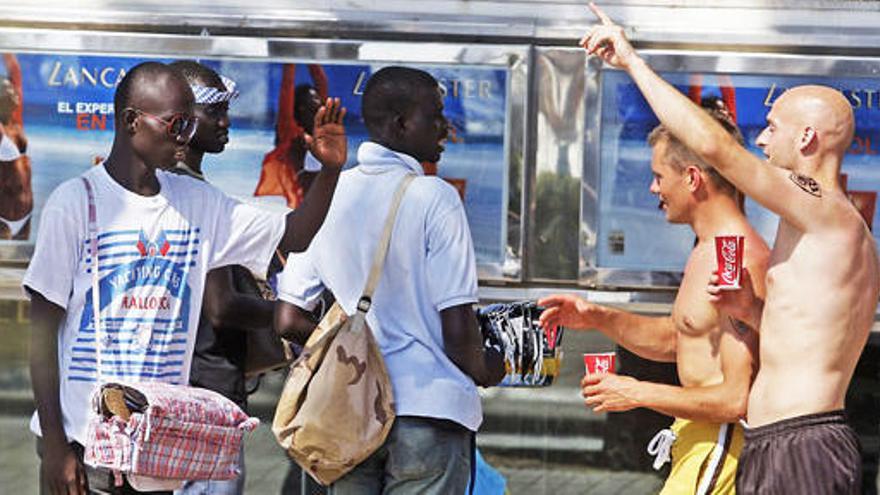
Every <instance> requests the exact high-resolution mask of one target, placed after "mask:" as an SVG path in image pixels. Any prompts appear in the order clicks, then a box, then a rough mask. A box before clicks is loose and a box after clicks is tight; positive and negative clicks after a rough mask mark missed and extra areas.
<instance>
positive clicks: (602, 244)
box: [597, 71, 880, 271]
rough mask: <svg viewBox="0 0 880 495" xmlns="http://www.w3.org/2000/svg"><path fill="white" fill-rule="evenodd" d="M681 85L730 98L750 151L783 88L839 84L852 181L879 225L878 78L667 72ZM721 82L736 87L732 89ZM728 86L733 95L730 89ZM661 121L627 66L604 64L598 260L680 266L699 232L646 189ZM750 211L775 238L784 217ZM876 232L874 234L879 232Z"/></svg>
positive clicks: (628, 265)
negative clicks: (850, 115) (849, 111)
mask: <svg viewBox="0 0 880 495" xmlns="http://www.w3.org/2000/svg"><path fill="white" fill-rule="evenodd" d="M663 77H664V78H666V79H667V80H668V81H670V82H672V83H673V84H675V85H676V86H677V87H678V88H679V89H680V90H681V91H682V92H684V93H689V94H693V95H699V97H701V98H710V97H714V98H718V99H722V100H724V99H726V100H728V105H729V106H730V107H731V110H732V111H733V112H734V113H735V115H736V119H737V122H738V124H739V126H740V129H741V130H742V133H743V135H744V137H745V139H746V144H747V146H748V148H749V150H750V151H752V152H753V153H755V154H757V155H760V156H763V154H762V153H761V150H760V149H758V148H757V146H756V145H755V139H756V138H757V136H758V134H759V133H760V132H761V130H762V129H763V128H764V125H765V122H766V121H765V118H766V115H767V112H768V111H769V107H770V105H772V103H773V101H774V100H775V98H777V97H778V96H779V95H780V94H781V93H782V91H783V90H784V88H786V87H791V86H796V85H801V84H824V85H828V86H832V87H835V88H839V89H841V90H842V91H843V92H844V94H845V95H846V96H847V98H848V99H849V100H850V103H851V104H852V106H853V110H854V112H855V117H856V137H855V139H854V141H853V144H852V147H851V148H850V150H849V151H848V153H847V156H846V158H845V160H844V163H843V168H842V172H843V173H844V174H846V176H847V179H848V180H847V188H848V190H849V191H850V192H851V195H852V197H853V200H854V201H855V202H856V203H857V204H858V205H861V206H862V210H863V212H864V214H865V215H867V221H868V223H869V225H871V226H876V225H877V221H878V220H877V216H878V212H877V211H876V208H873V205H874V203H873V202H874V201H876V191H877V190H878V189H880V175H878V174H877V172H876V170H877V168H878V164H880V159H878V157H877V154H878V149H880V147H878V143H880V111H878V110H880V108H878V105H880V100H878V94H880V93H878V91H877V90H876V89H874V87H875V85H876V80H874V79H869V78H855V77H851V78H844V77H820V76H810V77H806V76H781V75H772V76H766V75H760V76H759V75H721V74H712V73H700V74H696V73H681V72H678V73H665V74H663ZM722 88H731V90H732V91H728V90H726V89H724V90H723V91H722ZM725 93H726V94H727V95H728V96H725ZM657 124H658V121H657V119H656V118H655V117H654V115H653V113H652V112H651V110H650V108H649V107H648V105H647V103H646V102H645V100H644V98H643V97H642V95H641V94H640V93H639V91H638V89H637V88H636V86H635V85H634V83H633V82H632V80H631V79H630V78H629V76H627V75H626V74H624V73H621V72H618V71H606V72H604V74H603V82H602V123H601V136H602V138H601V139H602V143H601V173H600V177H601V178H600V194H599V203H600V211H601V213H602V214H601V215H600V216H599V242H598V249H597V251H598V265H599V267H600V268H624V269H635V270H644V271H663V270H670V271H680V270H681V269H682V268H683V267H684V261H685V259H686V258H687V255H688V253H689V252H690V247H691V246H692V245H693V242H694V236H693V234H692V232H691V231H690V229H689V228H688V227H687V226H685V225H669V224H667V223H666V222H665V220H664V215H663V213H662V212H661V211H660V210H658V208H657V206H658V203H657V199H656V198H655V197H654V196H653V195H652V194H651V193H650V192H649V191H648V187H649V185H650V183H651V178H652V175H651V168H650V161H651V149H650V147H649V146H648V144H647V142H646V138H647V135H648V133H649V132H650V131H651V129H653V128H654V127H655V126H656V125H657ZM746 213H747V215H748V217H749V220H750V221H751V222H752V224H753V225H754V226H755V227H756V229H757V230H758V232H759V233H761V235H762V236H763V237H764V238H765V239H766V240H767V241H768V243H771V244H772V242H773V239H774V238H775V233H776V224H777V221H778V218H777V217H776V215H774V214H772V213H770V212H768V211H767V210H765V209H764V208H762V207H760V206H758V205H757V204H755V203H754V202H753V201H751V200H748V201H747V202H746ZM876 235H877V234H875V236H876Z"/></svg>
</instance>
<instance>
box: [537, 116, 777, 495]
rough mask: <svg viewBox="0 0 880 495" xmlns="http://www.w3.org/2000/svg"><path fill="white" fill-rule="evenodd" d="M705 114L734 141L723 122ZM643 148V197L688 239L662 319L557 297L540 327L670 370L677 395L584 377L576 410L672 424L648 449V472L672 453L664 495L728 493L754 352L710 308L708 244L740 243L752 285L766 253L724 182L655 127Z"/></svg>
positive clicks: (743, 334) (611, 378) (732, 128)
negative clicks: (606, 344) (584, 333)
mask: <svg viewBox="0 0 880 495" xmlns="http://www.w3.org/2000/svg"><path fill="white" fill-rule="evenodd" d="M711 113H712V114H713V116H714V117H715V119H716V120H717V121H718V122H720V123H722V125H724V126H726V128H727V131H728V132H729V133H730V135H731V136H734V138H738V139H740V140H742V135H741V134H740V133H739V130H738V129H737V128H736V125H735V124H734V123H733V122H732V121H730V120H729V119H728V117H726V116H724V115H723V114H722V113H721V112H719V111H717V110H714V111H712V112H711ZM707 115H708V114H707ZM710 119H711V118H710ZM648 142H649V144H650V145H651V146H652V148H653V156H652V159H651V171H652V172H653V174H654V180H653V181H652V182H651V193H653V194H656V195H657V196H658V197H659V200H660V208H661V209H662V210H663V211H664V212H665V214H666V220H667V221H668V222H670V223H686V224H688V225H690V226H691V228H692V229H693V231H694V233H695V234H696V235H697V244H696V246H695V247H694V249H693V251H692V252H691V254H690V257H689V258H688V261H687V265H686V266H685V270H684V277H683V279H682V282H681V287H680V288H679V290H678V294H677V296H676V298H675V303H674V304H673V306H672V314H671V316H667V317H647V316H641V315H637V314H633V313H628V312H625V311H621V310H617V309H612V308H607V307H604V306H599V305H596V304H591V303H589V302H587V301H585V300H583V299H580V298H578V297H575V296H571V295H557V296H550V297H547V298H545V299H542V300H541V301H539V303H538V304H540V305H542V306H545V307H546V308H547V309H545V311H544V312H543V314H542V316H541V322H542V324H543V325H544V326H545V327H546V328H550V327H556V326H565V327H568V328H573V329H598V330H599V331H601V332H602V333H604V334H605V335H607V336H608V337H609V338H611V339H612V340H614V341H615V342H617V343H618V344H620V345H622V346H624V347H626V348H627V349H629V350H631V351H633V352H635V353H636V354H638V355H640V356H642V357H645V358H647V359H652V360H656V361H670V362H676V363H677V365H678V375H679V380H680V382H681V384H682V386H681V387H675V386H670V385H665V384H658V383H651V382H643V381H638V380H636V379H634V378H632V377H628V376H618V375H604V376H587V377H585V378H584V380H583V382H582V383H581V385H582V387H583V395H584V397H585V398H586V400H585V402H586V404H587V405H588V406H590V407H592V408H593V410H594V411H626V410H630V409H634V408H637V407H647V408H650V409H653V410H655V411H659V412H661V413H663V414H667V415H669V416H674V417H675V418H676V420H675V423H673V425H672V428H671V434H670V431H669V430H664V431H662V432H660V433H659V434H658V435H657V437H655V440H654V441H652V442H651V443H652V444H653V445H654V447H653V448H652V450H656V451H657V453H658V454H659V455H658V460H657V462H655V467H657V468H659V466H661V465H662V463H663V462H664V460H665V459H664V458H665V457H667V454H668V452H669V445H670V444H672V445H671V446H672V471H671V472H670V475H669V477H668V478H667V480H666V483H665V485H664V487H663V492H662V493H663V494H667V495H671V494H701V495H702V494H709V493H712V494H722V493H732V492H733V488H734V478H735V475H736V460H737V457H738V456H739V452H740V450H741V449H742V445H743V432H742V426H740V425H739V424H738V420H739V419H740V418H742V417H743V416H744V415H745V412H746V399H747V397H748V393H749V385H750V383H751V380H752V376H753V362H754V359H753V355H754V353H755V351H756V345H757V343H756V340H755V336H754V332H752V331H750V330H749V329H748V328H745V327H742V326H741V325H738V324H737V323H736V322H734V321H733V320H731V319H730V318H729V317H728V315H725V314H722V313H720V312H719V311H718V310H717V309H716V308H715V306H714V305H713V304H712V302H711V301H710V296H709V294H707V293H706V280H707V279H708V278H709V277H710V276H711V274H712V272H713V270H715V268H716V260H715V241H714V239H715V236H716V235H729V234H734V235H743V236H745V246H746V247H745V251H744V254H745V259H744V261H745V266H746V268H747V269H748V270H749V271H750V272H751V273H752V274H753V275H754V276H755V278H757V279H759V280H760V279H763V275H764V271H765V270H766V265H767V258H768V255H769V249H768V248H767V245H766V244H765V243H764V241H763V240H762V239H761V237H760V236H759V235H758V234H757V233H756V232H755V230H754V229H752V227H751V226H750V225H749V223H748V222H747V221H746V218H745V215H744V214H743V213H742V211H741V210H740V209H739V205H738V201H737V192H736V189H734V187H733V186H732V185H731V184H730V183H729V182H727V181H726V180H725V179H724V178H722V177H721V176H720V175H718V174H717V173H716V172H715V171H714V170H713V169H712V167H710V166H709V165H708V164H706V163H705V162H704V161H703V160H701V159H700V158H699V157H697V156H696V155H695V154H694V153H693V152H692V151H690V150H689V149H687V148H686V147H685V146H684V145H683V144H682V143H681V141H679V140H678V139H676V138H675V137H674V136H672V135H671V134H670V133H669V131H668V130H666V129H665V128H664V127H663V126H659V127H657V128H656V129H654V131H652V132H651V134H650V136H649V137H648ZM673 441H674V443H673ZM664 444H665V445H664Z"/></svg>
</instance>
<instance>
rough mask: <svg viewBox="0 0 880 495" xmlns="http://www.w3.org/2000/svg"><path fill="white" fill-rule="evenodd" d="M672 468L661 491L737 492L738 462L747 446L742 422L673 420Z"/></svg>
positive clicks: (667, 494)
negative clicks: (744, 443)
mask: <svg viewBox="0 0 880 495" xmlns="http://www.w3.org/2000/svg"><path fill="white" fill-rule="evenodd" d="M671 429H672V433H673V434H674V435H675V441H674V443H673V444H672V471H671V472H670V473H669V477H668V478H667V479H666V484H664V485H663V490H661V491H660V494H661V495H710V494H711V495H721V494H732V493H735V485H736V483H735V482H736V463H737V459H739V454H740V452H741V451H742V448H743V429H742V426H740V425H739V424H736V423H733V424H717V423H704V422H699V421H690V420H686V419H676V420H675V422H674V423H672V427H671Z"/></svg>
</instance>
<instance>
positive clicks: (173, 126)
mask: <svg viewBox="0 0 880 495" xmlns="http://www.w3.org/2000/svg"><path fill="white" fill-rule="evenodd" d="M186 123H187V122H186V119H185V118H184V117H183V116H181V115H175V116H174V117H172V118H171V122H169V123H168V133H169V134H171V135H172V136H180V135H181V133H182V132H183V130H184V128H185V127H186Z"/></svg>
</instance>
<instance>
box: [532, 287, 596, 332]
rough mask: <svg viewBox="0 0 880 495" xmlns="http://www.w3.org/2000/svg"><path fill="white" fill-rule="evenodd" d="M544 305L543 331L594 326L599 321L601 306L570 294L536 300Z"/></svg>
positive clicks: (539, 304)
mask: <svg viewBox="0 0 880 495" xmlns="http://www.w3.org/2000/svg"><path fill="white" fill-rule="evenodd" d="M538 306H542V307H544V311H543V312H542V313H541V319H540V321H541V326H542V327H543V328H544V330H545V331H553V330H554V329H556V328H558V327H566V328H571V329H582V330H585V329H590V328H596V327H597V326H599V325H600V323H601V315H602V314H601V313H602V309H603V308H602V307H601V306H599V305H596V304H593V303H591V302H588V301H586V300H585V299H582V298H580V297H578V296H575V295H572V294H555V295H552V296H549V297H545V298H543V299H541V300H540V301H538Z"/></svg>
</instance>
